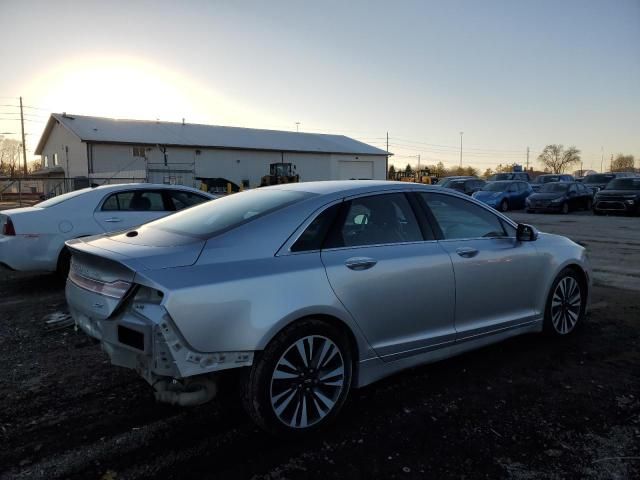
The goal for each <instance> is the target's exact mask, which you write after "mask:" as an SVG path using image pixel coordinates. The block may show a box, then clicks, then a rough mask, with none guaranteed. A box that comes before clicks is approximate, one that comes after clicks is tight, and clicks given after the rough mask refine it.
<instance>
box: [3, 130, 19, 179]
mask: <svg viewBox="0 0 640 480" xmlns="http://www.w3.org/2000/svg"><path fill="white" fill-rule="evenodd" d="M21 151H22V150H21V144H20V142H19V141H17V140H12V139H10V138H2V139H0V175H7V176H9V177H15V176H16V175H17V174H19V173H20V172H19V170H20V155H21Z"/></svg>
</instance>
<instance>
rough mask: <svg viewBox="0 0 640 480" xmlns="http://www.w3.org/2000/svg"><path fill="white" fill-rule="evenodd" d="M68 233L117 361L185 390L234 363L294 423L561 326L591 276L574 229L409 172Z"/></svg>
mask: <svg viewBox="0 0 640 480" xmlns="http://www.w3.org/2000/svg"><path fill="white" fill-rule="evenodd" d="M67 245H68V247H69V249H70V250H71V252H72V255H73V257H72V266H71V271H70V274H69V279H68V281H67V287H66V297H67V301H68V304H69V309H70V312H71V314H72V316H73V318H74V319H75V321H76V322H77V325H79V326H80V328H82V330H84V331H85V332H86V333H87V334H89V335H90V336H92V337H95V338H97V339H98V340H100V342H101V343H102V347H103V350H104V351H105V352H107V354H108V355H109V356H110V358H111V362H112V363H113V364H115V365H119V366H123V367H128V368H131V369H135V370H136V371H137V372H138V373H139V374H140V375H141V376H142V377H143V378H144V379H145V380H146V381H147V382H149V384H151V385H153V386H154V388H155V389H156V392H157V393H156V398H158V399H159V400H161V401H167V402H170V403H174V404H181V405H189V404H195V403H201V402H204V401H206V400H209V399H211V398H212V397H213V396H214V395H215V392H216V387H215V384H216V382H217V379H218V378H219V377H218V376H219V374H220V372H222V371H230V372H228V373H234V371H235V373H236V374H237V377H236V378H238V380H239V381H240V385H241V398H242V401H243V404H244V406H245V408H246V409H247V411H248V412H249V414H250V416H251V417H252V418H253V419H254V420H255V421H256V422H257V424H258V425H260V426H261V427H262V428H264V429H266V430H268V431H269V432H272V433H274V434H278V435H289V436H296V435H302V434H307V433H312V432H313V431H315V430H316V429H318V428H320V427H322V426H323V425H325V424H326V423H328V422H330V421H331V420H333V419H335V417H336V415H337V414H338V412H339V411H340V409H341V407H342V406H343V404H344V402H345V400H346V399H347V397H348V395H349V392H350V390H351V389H352V388H357V387H362V386H365V385H368V384H370V383H372V382H375V381H376V380H379V379H381V378H383V377H386V376H388V375H391V374H393V373H395V372H398V371H400V370H403V369H406V368H409V367H413V366H416V365H419V364H423V363H427V362H433V361H436V360H440V359H443V358H446V357H449V356H452V355H455V354H458V353H461V352H464V351H467V350H471V349H474V348H478V347H481V346H484V345H487V344H489V343H492V342H497V341H500V340H504V339H506V338H508V337H511V336H514V335H518V334H523V333H527V332H540V331H542V330H546V331H548V332H549V333H550V334H551V335H556V336H560V337H562V336H565V335H568V334H570V333H571V332H572V331H574V330H575V328H576V326H577V325H578V324H579V323H580V322H581V321H582V319H583V317H584V315H585V310H586V307H587V300H588V297H589V293H590V284H591V273H590V267H589V265H588V263H587V259H586V256H585V250H584V248H583V247H581V246H580V245H577V244H576V243H574V242H572V241H571V240H569V239H567V238H564V237H560V236H556V235H549V234H544V233H540V234H538V232H537V231H536V229H535V228H534V227H531V226H529V225H518V224H516V223H514V222H513V221H512V220H510V219H509V218H507V217H505V216H503V215H502V214H500V213H499V212H497V211H495V210H494V209H492V208H490V207H488V206H486V205H484V204H482V203H481V202H478V201H476V200H474V199H471V198H469V197H468V196H466V195H463V194H460V193H457V192H454V191H452V190H447V189H442V188H438V187H433V186H428V185H420V184H415V183H404V182H385V181H338V182H311V183H298V184H288V185H278V186H272V187H266V188H262V189H256V190H250V191H246V192H243V193H238V194H235V195H232V196H229V197H225V198H221V199H220V200H216V201H215V202H210V203H206V204H203V205H198V206H196V207H193V208H191V209H189V210H186V211H184V212H178V213H176V214H174V215H172V216H171V217H167V218H163V219H160V220H156V221H154V222H151V223H148V224H145V225H143V226H142V227H139V228H135V229H130V230H129V231H126V232H120V233H112V234H108V235H103V236H100V237H94V238H79V239H75V240H71V241H69V242H67ZM523 278H526V279H527V281H526V282H525V281H520V280H522V279H523ZM390 298H410V299H411V301H406V302H390V301H389V299H390ZM174 379H176V381H174Z"/></svg>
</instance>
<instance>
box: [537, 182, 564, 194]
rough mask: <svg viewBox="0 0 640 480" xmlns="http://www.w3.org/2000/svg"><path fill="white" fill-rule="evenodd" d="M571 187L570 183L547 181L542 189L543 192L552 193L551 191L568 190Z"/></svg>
mask: <svg viewBox="0 0 640 480" xmlns="http://www.w3.org/2000/svg"><path fill="white" fill-rule="evenodd" d="M568 188H569V184H568V183H560V182H557V183H547V184H546V185H545V186H544V187H542V188H541V189H540V191H541V192H543V193H551V192H566V191H567V189H568Z"/></svg>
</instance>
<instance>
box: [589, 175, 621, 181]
mask: <svg viewBox="0 0 640 480" xmlns="http://www.w3.org/2000/svg"><path fill="white" fill-rule="evenodd" d="M615 177H616V176H615V175H587V176H586V177H585V178H584V180H583V181H582V183H607V182H609V181H610V180H612V179H614V178H615Z"/></svg>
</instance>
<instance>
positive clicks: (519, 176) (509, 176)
mask: <svg viewBox="0 0 640 480" xmlns="http://www.w3.org/2000/svg"><path fill="white" fill-rule="evenodd" d="M499 180H522V181H523V182H531V177H530V176H529V173H528V172H507V173H494V174H493V175H490V176H489V177H488V178H487V182H497V181H499Z"/></svg>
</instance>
